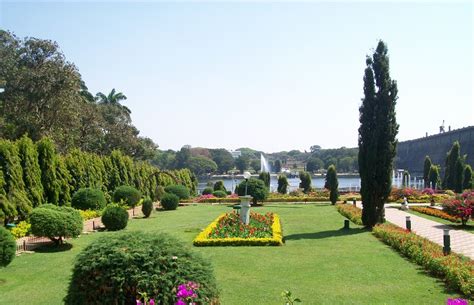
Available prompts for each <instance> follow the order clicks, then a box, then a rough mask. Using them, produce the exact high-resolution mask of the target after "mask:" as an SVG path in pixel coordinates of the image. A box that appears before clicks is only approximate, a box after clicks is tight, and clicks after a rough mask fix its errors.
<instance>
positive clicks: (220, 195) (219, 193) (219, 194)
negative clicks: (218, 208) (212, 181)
mask: <svg viewBox="0 0 474 305" xmlns="http://www.w3.org/2000/svg"><path fill="white" fill-rule="evenodd" d="M212 195H214V196H216V197H217V198H225V197H227V193H226V192H224V191H214V192H213V193H212Z"/></svg>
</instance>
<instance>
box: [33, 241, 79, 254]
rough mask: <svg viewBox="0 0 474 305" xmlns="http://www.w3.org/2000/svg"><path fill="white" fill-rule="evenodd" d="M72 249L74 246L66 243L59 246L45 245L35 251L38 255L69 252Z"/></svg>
mask: <svg viewBox="0 0 474 305" xmlns="http://www.w3.org/2000/svg"><path fill="white" fill-rule="evenodd" d="M71 249H72V244H69V243H64V244H62V245H59V246H57V245H55V244H48V245H43V246H41V247H38V248H36V249H34V250H33V251H34V252H37V253H56V252H64V251H69V250H71Z"/></svg>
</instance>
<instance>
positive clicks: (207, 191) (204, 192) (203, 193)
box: [202, 187, 214, 195]
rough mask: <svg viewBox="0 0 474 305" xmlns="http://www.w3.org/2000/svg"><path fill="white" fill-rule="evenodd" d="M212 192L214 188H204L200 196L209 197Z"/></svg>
mask: <svg viewBox="0 0 474 305" xmlns="http://www.w3.org/2000/svg"><path fill="white" fill-rule="evenodd" d="M213 192H214V188H212V187H206V188H204V189H203V190H202V195H210V194H212V193H213Z"/></svg>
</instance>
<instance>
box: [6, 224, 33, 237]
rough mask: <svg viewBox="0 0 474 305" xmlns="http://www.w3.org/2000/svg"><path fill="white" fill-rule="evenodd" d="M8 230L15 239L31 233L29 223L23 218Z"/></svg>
mask: <svg viewBox="0 0 474 305" xmlns="http://www.w3.org/2000/svg"><path fill="white" fill-rule="evenodd" d="M10 232H11V233H12V235H13V237H15V238H16V239H19V238H22V237H25V236H27V235H30V233H31V224H30V223H28V222H26V221H24V220H23V221H20V222H19V223H18V224H17V225H16V226H15V227H14V228H12V229H11V230H10Z"/></svg>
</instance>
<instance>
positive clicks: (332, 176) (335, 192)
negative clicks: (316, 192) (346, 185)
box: [325, 165, 339, 204]
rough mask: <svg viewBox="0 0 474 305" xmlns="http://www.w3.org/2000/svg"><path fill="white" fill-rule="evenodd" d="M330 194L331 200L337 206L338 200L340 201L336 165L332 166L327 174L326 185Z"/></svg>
mask: <svg viewBox="0 0 474 305" xmlns="http://www.w3.org/2000/svg"><path fill="white" fill-rule="evenodd" d="M325 184H326V185H327V186H328V189H329V191H330V193H329V200H331V203H332V204H336V201H337V199H339V189H338V187H339V182H338V181H337V171H336V167H335V166H334V165H330V166H329V168H328V172H327V173H326V183H325Z"/></svg>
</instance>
